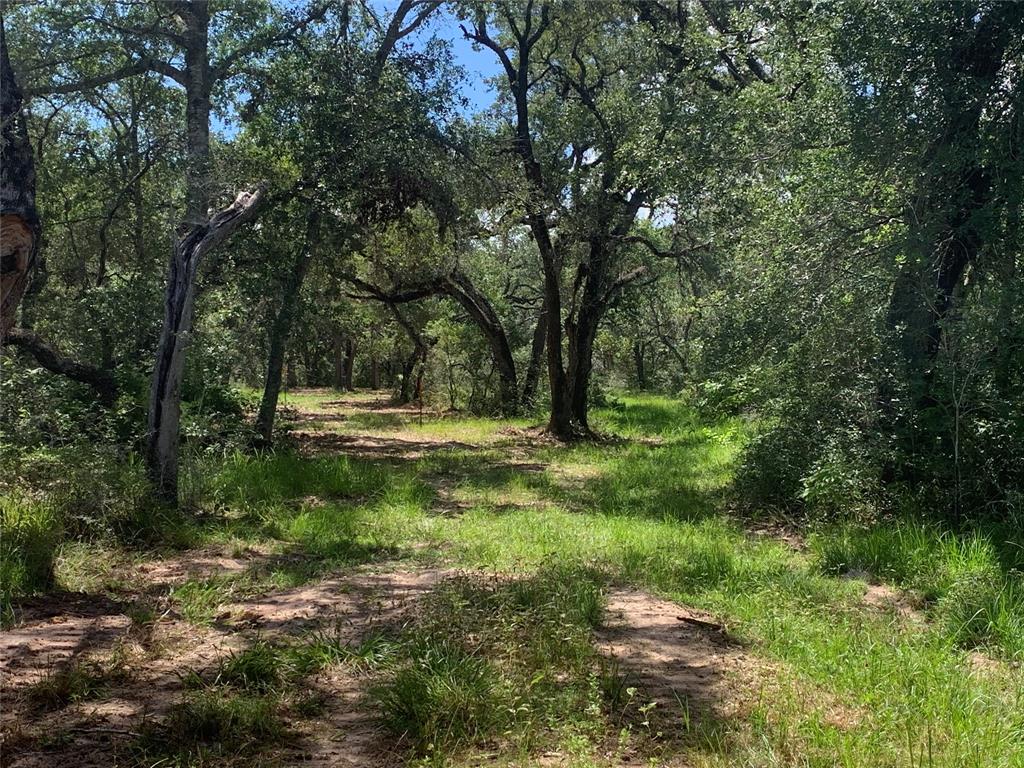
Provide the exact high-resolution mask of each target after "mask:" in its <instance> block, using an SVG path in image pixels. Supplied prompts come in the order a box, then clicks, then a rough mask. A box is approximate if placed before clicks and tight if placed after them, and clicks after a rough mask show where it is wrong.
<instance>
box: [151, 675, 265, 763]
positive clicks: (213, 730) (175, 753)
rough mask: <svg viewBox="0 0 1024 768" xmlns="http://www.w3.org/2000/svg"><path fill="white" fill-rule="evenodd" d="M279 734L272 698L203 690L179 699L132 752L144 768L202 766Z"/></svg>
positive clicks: (243, 752)
mask: <svg viewBox="0 0 1024 768" xmlns="http://www.w3.org/2000/svg"><path fill="white" fill-rule="evenodd" d="M284 734H285V728H284V724H283V723H282V721H281V718H280V716H279V715H278V712H277V702H276V700H275V699H274V698H273V697H270V696H260V695H252V694H250V693H247V692H236V691H233V690H230V689H224V688H207V689H203V690H199V691H191V692H189V693H187V694H185V696H184V698H183V699H182V701H180V702H179V703H177V704H175V705H174V706H173V707H172V708H171V710H170V712H169V713H168V715H167V717H166V718H165V719H164V721H163V722H161V723H156V724H151V725H149V726H148V727H146V728H145V729H144V730H143V732H142V733H141V735H140V736H139V738H138V739H137V740H136V742H135V744H134V745H133V746H134V751H135V752H136V753H138V756H139V757H140V758H142V759H143V760H142V761H144V762H145V763H146V764H147V765H150V764H152V765H206V764H208V762H207V761H208V760H216V758H218V757H221V756H229V755H230V756H240V755H244V754H247V753H251V752H252V751H254V750H255V749H257V748H258V747H260V746H262V745H264V744H267V743H270V742H274V741H277V740H279V739H281V738H282V737H283V736H284Z"/></svg>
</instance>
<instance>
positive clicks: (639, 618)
mask: <svg viewBox="0 0 1024 768" xmlns="http://www.w3.org/2000/svg"><path fill="white" fill-rule="evenodd" d="M597 641H598V645H599V648H600V649H601V650H602V652H604V653H605V654H607V655H608V656H609V657H611V658H612V659H613V660H615V661H616V662H618V663H619V664H621V665H622V668H623V671H624V672H626V679H627V682H629V681H630V680H633V681H635V683H632V684H633V685H637V687H638V688H641V689H642V690H643V691H644V692H645V694H646V695H647V696H649V697H650V699H651V700H653V701H656V702H657V703H658V707H659V709H661V710H662V711H666V710H667V711H671V710H673V709H678V708H679V706H680V703H681V702H682V703H689V704H692V705H695V706H696V707H697V708H698V709H710V710H712V711H714V712H715V713H716V714H718V715H729V714H732V713H733V712H734V710H735V707H736V704H737V702H738V697H737V692H736V682H737V680H738V679H743V678H744V677H747V676H748V675H752V674H754V673H755V672H756V668H755V667H756V665H755V662H754V660H753V659H752V657H750V656H748V655H747V654H746V653H745V652H744V651H743V649H742V647H741V646H739V645H738V644H736V643H735V642H732V641H731V640H730V639H729V637H728V635H727V634H726V632H725V631H724V629H723V628H721V627H720V626H718V625H717V623H716V622H715V620H714V618H713V617H711V616H708V615H707V614H704V613H701V612H698V611H693V610H690V609H687V608H685V607H683V606H681V605H679V604H677V603H673V602H670V601H668V600H662V599H661V598H658V597H654V596H653V595H650V594H648V593H646V592H642V591H640V590H635V589H629V588H624V587H618V588H614V589H612V590H611V591H610V592H609V593H608V606H607V620H606V622H605V624H604V626H602V627H601V629H599V630H598V631H597Z"/></svg>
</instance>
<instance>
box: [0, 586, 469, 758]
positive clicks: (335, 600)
mask: <svg viewBox="0 0 1024 768" xmlns="http://www.w3.org/2000/svg"><path fill="white" fill-rule="evenodd" d="M168 573H169V574H171V575H174V574H177V573H178V570H177V569H170V570H169V571H168ZM449 573H450V571H447V570H444V569H421V570H401V569H395V568H394V567H393V566H392V567H391V568H389V567H387V566H378V567H376V568H364V569H357V570H354V571H353V572H351V573H348V574H345V575H339V576H336V577H332V578H328V579H325V580H323V581H321V582H317V583H315V584H310V585H306V586H303V587H297V588H295V589H286V590H277V591H274V592H271V593H268V594H267V595H265V596H263V597H260V598H256V599H253V600H248V601H244V602H239V603H235V604H232V605H231V606H228V610H227V611H226V612H225V615H222V616H221V617H220V618H219V620H218V621H217V622H215V625H214V626H213V627H197V626H194V625H191V624H188V623H186V622H184V621H181V620H179V619H176V618H174V617H171V616H165V617H164V618H163V619H162V620H160V621H156V622H155V623H154V624H153V625H152V626H151V627H149V628H148V629H147V630H146V631H145V633H144V635H145V636H144V637H143V636H142V633H140V632H139V631H138V629H137V628H133V626H132V623H131V621H130V619H129V618H128V617H127V616H125V615H124V614H123V613H121V612H120V611H121V610H122V609H123V606H121V605H120V604H118V603H115V602H113V601H110V600H107V599H105V598H100V597H96V596H81V595H78V596H69V597H68V599H67V601H66V603H65V604H64V605H59V604H57V603H49V602H48V603H47V610H45V611H43V610H42V609H39V612H38V613H37V614H34V615H32V617H31V618H32V620H31V621H27V622H24V623H22V624H21V625H20V626H19V627H17V628H16V629H13V630H10V631H8V632H5V633H4V634H3V637H2V640H0V662H2V665H3V677H4V685H3V717H2V721H0V723H2V731H3V751H4V765H10V766H12V768H13V767H14V766H17V768H28V767H32V768H36V767H41V766H63V765H74V766H79V765H82V766H108V765H114V764H116V761H117V760H118V759H119V758H118V755H119V754H120V753H119V750H120V749H122V748H123V747H124V745H125V744H126V743H127V741H128V740H129V739H131V738H132V737H133V736H134V735H135V734H136V733H137V732H138V730H139V729H140V728H141V726H142V725H143V723H144V722H145V721H146V720H152V719H154V718H157V719H159V718H160V717H162V716H163V715H164V714H165V713H166V712H167V710H168V709H169V707H170V706H171V705H172V704H173V703H174V702H176V701H178V700H179V699H180V696H181V694H182V692H183V690H184V682H183V680H184V678H185V676H186V675H188V673H189V672H191V671H196V672H198V673H199V674H200V675H202V676H203V677H204V678H208V677H209V676H210V675H211V671H212V670H214V669H215V667H216V666H217V664H218V663H219V662H220V661H221V660H222V659H223V658H225V657H226V656H227V655H228V654H230V653H231V652H232V651H237V650H240V649H242V648H245V647H246V646H247V645H248V644H249V642H250V641H251V640H252V639H254V638H255V637H257V636H260V637H268V638H274V637H278V638H281V639H282V640H288V639H289V637H288V636H296V635H300V634H302V633H303V632H307V631H313V630H317V629H320V628H322V629H324V630H325V631H330V632H331V633H332V634H336V636H338V637H339V639H341V640H342V641H343V642H350V643H352V644H353V645H357V644H358V643H359V642H360V640H361V639H362V638H364V637H365V636H367V635H368V634H369V633H370V632H372V631H374V630H375V629H377V628H380V627H382V626H387V625H389V624H391V623H393V622H395V621H397V620H398V618H399V617H400V616H402V615H403V614H404V613H405V611H407V610H408V608H409V606H410V604H412V603H413V602H415V601H416V600H417V599H418V598H419V597H420V596H422V595H423V594H424V593H426V592H427V591H429V590H430V589H431V588H432V587H433V586H434V585H436V584H437V583H438V582H439V581H440V580H441V579H443V578H444V577H445V576H447V575H449ZM48 614H52V615H48ZM126 648H127V649H128V655H129V658H128V659H127V662H128V663H127V666H128V668H129V670H130V672H129V673H128V674H127V675H125V676H123V677H120V678H118V679H116V680H114V681H112V682H111V683H110V684H109V685H107V686H105V688H104V690H103V691H102V693H101V695H99V696H97V697H96V698H95V699H91V700H89V701H84V702H80V703H77V704H72V705H70V706H67V707H65V708H63V709H60V710H58V711H55V712H47V713H39V712H36V711H35V710H33V708H32V707H31V705H30V703H29V702H28V700H27V699H26V697H25V695H24V693H25V691H26V689H27V688H28V687H29V686H30V685H32V684H33V683H34V682H36V681H38V680H39V679H41V678H42V677H43V676H44V675H45V674H47V673H49V672H52V671H53V670H54V669H56V668H57V667H59V666H60V665H68V664H71V663H74V662H77V661H81V660H84V659H90V660H92V659H96V660H109V659H110V658H111V657H112V656H113V654H115V653H120V654H122V655H124V654H125V652H126ZM365 684H366V681H365V680H364V679H362V678H360V677H359V676H358V675H357V674H354V673H352V672H351V671H349V670H345V669H340V668H339V669H333V670H329V671H327V672H325V673H323V674H322V675H319V676H318V677H317V679H316V680H313V681H311V685H313V686H315V687H316V689H317V690H319V691H321V692H322V694H323V695H324V696H325V699H326V700H327V702H328V706H327V707H326V709H325V713H324V714H323V715H321V716H318V717H316V718H314V719H311V720H295V721H294V722H291V723H289V730H290V732H291V733H292V736H293V738H291V739H289V740H288V742H289V745H288V747H286V748H284V749H283V751H282V757H283V758H284V759H285V763H284V764H286V765H288V764H295V763H300V762H301V764H303V765H314V766H317V765H320V766H336V765H337V766H348V765H353V766H356V765H359V766H369V765H374V766H377V765H388V764H390V763H389V762H388V760H390V759H391V758H388V757H387V756H388V755H389V754H390V752H389V749H390V748H389V747H388V744H387V742H386V740H385V739H384V738H383V736H382V734H381V733H380V731H379V728H378V726H377V723H376V719H375V715H374V713H372V712H368V711H366V708H365V705H364V704H363V696H364V689H365Z"/></svg>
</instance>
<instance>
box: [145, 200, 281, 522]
mask: <svg viewBox="0 0 1024 768" xmlns="http://www.w3.org/2000/svg"><path fill="white" fill-rule="evenodd" d="M264 191H265V188H264V187H259V188H257V189H256V190H255V191H253V192H241V193H239V195H238V197H236V198H235V201H234V202H233V203H232V204H231V205H230V206H228V207H227V208H225V209H224V210H223V211H220V212H219V213H218V214H217V215H216V216H214V217H213V218H212V219H210V221H209V223H206V224H197V225H195V226H193V227H192V228H191V229H189V231H188V232H187V233H186V234H185V236H184V237H182V238H180V239H179V240H178V241H177V242H176V243H175V245H174V252H173V254H172V255H171V264H170V271H169V274H168V279H167V294H166V296H165V298H164V324H163V330H162V331H161V333H160V343H159V346H158V347H157V355H156V365H155V367H154V370H153V380H152V385H151V387H150V395H149V433H148V439H147V444H146V459H147V465H148V468H149V475H150V479H151V481H152V482H153V484H154V486H155V488H156V490H157V492H158V494H159V495H160V496H161V497H163V498H164V499H165V500H167V501H169V502H172V503H176V502H177V497H178V423H179V421H180V419H181V379H182V374H183V373H184V371H185V350H186V348H187V347H188V340H189V336H190V334H191V331H192V315H193V309H194V304H195V294H196V271H197V270H198V268H199V264H200V262H201V261H202V260H203V256H205V255H206V254H207V253H209V252H210V251H212V250H213V249H214V248H216V247H217V246H219V245H220V244H221V243H223V242H224V241H225V240H227V239H228V238H229V237H230V236H231V234H232V233H233V232H234V231H235V230H237V229H238V228H239V227H240V226H242V225H243V224H245V223H246V222H248V221H250V220H252V218H253V217H254V216H255V215H256V212H257V210H258V208H259V204H260V202H261V201H262V199H263V195H264Z"/></svg>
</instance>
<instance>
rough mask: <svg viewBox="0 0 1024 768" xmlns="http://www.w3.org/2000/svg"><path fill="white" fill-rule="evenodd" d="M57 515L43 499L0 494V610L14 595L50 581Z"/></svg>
mask: <svg viewBox="0 0 1024 768" xmlns="http://www.w3.org/2000/svg"><path fill="white" fill-rule="evenodd" d="M61 534H62V528H61V524H60V519H59V517H58V516H57V514H56V513H55V512H54V510H53V509H52V507H50V506H49V505H48V504H47V503H45V502H39V501H35V500H33V499H29V498H26V497H25V496H22V495H19V494H15V493H7V494H3V495H0V610H2V612H3V614H4V615H5V616H6V615H7V614H8V612H9V610H10V608H9V607H10V602H11V600H12V599H13V598H14V597H16V596H22V595H31V594H35V593H37V592H41V591H44V590H46V589H48V588H49V587H51V586H52V585H53V582H54V575H53V571H54V561H55V559H56V549H57V546H58V544H59V542H60V540H61Z"/></svg>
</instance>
